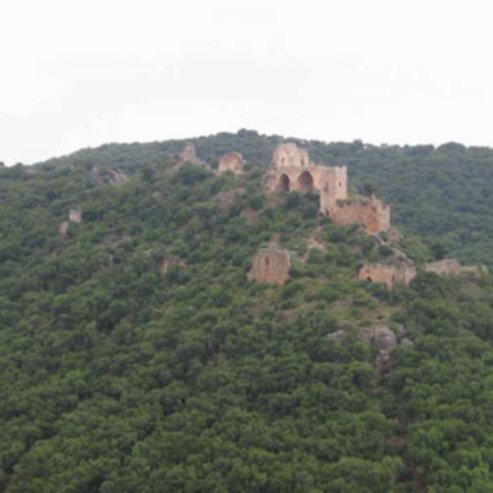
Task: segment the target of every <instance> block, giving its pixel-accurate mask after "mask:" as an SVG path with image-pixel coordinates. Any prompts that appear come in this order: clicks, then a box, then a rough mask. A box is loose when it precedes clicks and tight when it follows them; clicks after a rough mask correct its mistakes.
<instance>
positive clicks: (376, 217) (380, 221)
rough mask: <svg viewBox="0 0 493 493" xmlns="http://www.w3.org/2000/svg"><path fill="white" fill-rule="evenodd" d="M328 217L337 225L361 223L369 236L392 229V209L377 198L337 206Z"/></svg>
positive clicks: (329, 212)
mask: <svg viewBox="0 0 493 493" xmlns="http://www.w3.org/2000/svg"><path fill="white" fill-rule="evenodd" d="M328 215H329V216H330V218H331V219H332V220H333V221H334V222H335V223H336V224H341V225H349V224H355V223H360V224H362V225H363V226H364V227H365V229H366V232H367V233H369V234H376V233H379V232H380V231H387V230H388V229H389V228H390V207H389V206H388V205H386V204H384V203H383V202H382V201H380V200H378V199H377V198H376V197H375V196H372V197H371V198H370V199H369V200H357V201H355V202H352V203H350V204H344V203H338V204H335V205H333V206H332V208H331V209H329V210H328Z"/></svg>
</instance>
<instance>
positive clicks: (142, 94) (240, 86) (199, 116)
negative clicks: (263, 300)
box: [0, 0, 493, 164]
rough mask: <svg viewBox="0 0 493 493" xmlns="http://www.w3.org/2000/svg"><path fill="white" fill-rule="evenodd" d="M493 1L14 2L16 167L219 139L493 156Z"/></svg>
mask: <svg viewBox="0 0 493 493" xmlns="http://www.w3.org/2000/svg"><path fill="white" fill-rule="evenodd" d="M492 48H493V2H491V0H460V1H455V0H447V1H445V0H325V1H323V0H320V1H317V0H304V1H296V2H295V1H292V0H263V1H260V0H248V1H247V0H239V1H235V0H229V1H227V0H201V1H200V0H160V1H158V0H132V1H127V0H118V1H117V0H42V1H41V0H0V68H1V72H0V161H4V162H5V163H6V164H14V163H16V162H19V161H21V162H24V163H31V162H35V161H39V160H44V159H47V158H49V157H52V156H55V155H60V154H65V153H69V152H72V151H75V150H77V149H78V148H81V147H87V146H96V145H99V144H102V143H105V142H135V141H150V140H165V139H169V138H185V137H192V136H197V135H207V134H212V133H216V132H219V131H233V132H234V131H237V130H238V129H239V128H249V129H256V130H258V131H259V132H261V133H269V134H270V133H276V134H281V135H286V136H297V137H303V138H313V139H320V140H326V141H333V140H345V141H352V140H354V139H363V140H364V141H365V142H370V143H375V144H379V143H383V142H385V143H400V144H404V143H410V144H414V143H435V144H439V143H442V142H448V141H452V140H453V141H458V142H463V143H466V144H471V145H472V144H474V145H493V134H492V133H491V115H493V55H492Z"/></svg>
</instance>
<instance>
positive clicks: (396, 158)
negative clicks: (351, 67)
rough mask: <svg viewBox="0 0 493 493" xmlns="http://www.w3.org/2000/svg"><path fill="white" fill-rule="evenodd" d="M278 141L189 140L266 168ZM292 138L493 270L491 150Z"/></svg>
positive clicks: (103, 156)
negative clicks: (236, 153)
mask: <svg viewBox="0 0 493 493" xmlns="http://www.w3.org/2000/svg"><path fill="white" fill-rule="evenodd" d="M281 140H282V139H281V137H278V136H262V135H259V134H258V133H257V132H255V131H250V130H240V131H239V132H238V133H236V134H230V133H220V134H217V135H214V136H210V137H200V138H197V139H190V141H191V142H194V143H195V145H196V147H197V153H198V155H199V157H201V158H203V159H205V160H206V161H208V162H212V163H214V162H216V163H217V160H218V159H219V158H220V157H221V156H222V155H223V154H224V153H226V152H229V151H231V150H237V151H239V152H241V153H242V154H243V156H245V158H246V159H247V160H249V161H251V162H252V163H254V164H256V165H258V166H261V167H264V166H265V165H266V164H267V163H269V162H270V159H271V156H272V151H273V149H274V147H275V145H276V144H278V143H279V142H280V141H281ZM291 140H293V141H296V142H298V143H300V144H302V145H303V146H304V147H306V148H307V149H308V150H309V151H310V154H311V156H312V157H313V158H314V160H315V161H320V162H323V163H325V164H328V165H344V166H347V167H348V174H349V182H350V183H352V184H353V186H354V187H355V188H357V189H359V190H362V189H363V188H364V187H365V186H368V185H370V186H372V187H373V188H376V190H377V191H378V195H379V196H381V197H382V198H383V199H384V200H385V201H386V202H387V203H389V204H390V205H391V207H392V214H393V222H394V224H396V225H397V226H398V227H399V228H400V229H401V230H403V231H406V232H408V233H412V234H416V235H419V236H420V237H421V238H422V239H423V240H424V241H425V242H426V243H427V244H428V245H429V246H435V248H438V249H439V250H442V251H446V252H447V255H449V256H454V257H458V258H459V260H461V261H462V262H463V263H467V264H486V265H487V266H488V267H489V268H493V261H492V256H491V253H490V252H491V251H492V250H493V216H492V215H491V214H490V211H491V210H492V209H493V194H492V193H491V192H490V188H491V183H492V182H493V149H490V148H486V147H465V146H463V145H460V144H455V143H449V144H444V145H442V146H440V147H436V148H434V147H433V146H423V145H421V146H404V147H400V146H373V145H368V144H363V143H362V142H360V141H355V142H353V143H339V142H336V143H324V142H318V141H306V140H299V139H291ZM183 146H184V141H176V140H175V141H165V142H155V143H149V144H137V143H134V144H127V145H124V144H110V145H105V146H102V147H101V148H97V149H88V150H82V151H79V152H77V153H74V154H73V155H71V156H68V157H66V158H62V159H58V160H52V161H50V162H48V163H47V164H48V165H53V164H56V165H57V166H60V165H62V166H63V165H67V164H70V163H74V162H75V163H77V162H78V163H81V162H82V163H86V164H87V163H92V164H94V165H105V166H114V167H117V168H119V169H122V170H123V171H126V172H129V173H132V172H135V171H137V170H138V169H139V168H140V167H141V166H143V165H155V166H159V165H160V164H161V163H162V162H163V161H165V160H166V159H167V157H168V156H169V155H170V154H173V153H174V154H178V153H179V152H180V151H181V150H182V149H183Z"/></svg>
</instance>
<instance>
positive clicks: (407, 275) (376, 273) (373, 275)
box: [358, 261, 416, 288]
mask: <svg viewBox="0 0 493 493" xmlns="http://www.w3.org/2000/svg"><path fill="white" fill-rule="evenodd" d="M415 277H416V268H415V267H414V265H413V264H412V263H411V262H409V261H401V262H398V263H395V264H389V265H387V264H365V265H363V267H361V269H360V270H359V272H358V279H359V280H360V281H370V282H382V283H384V284H385V285H386V286H387V287H388V288H393V287H394V285H395V284H396V283H398V282H401V283H403V284H405V285H406V286H408V285H409V284H410V283H411V281H412V280H413V279H414V278H415Z"/></svg>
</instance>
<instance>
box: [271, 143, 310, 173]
mask: <svg viewBox="0 0 493 493" xmlns="http://www.w3.org/2000/svg"><path fill="white" fill-rule="evenodd" d="M309 164H310V156H309V155H308V151H306V150H305V149H299V148H298V146H297V145H296V144H295V143H293V142H288V143H285V144H279V145H278V146H277V147H276V149H275V150H274V155H273V157H272V167H273V168H285V167H295V168H303V167H305V166H308V165H309Z"/></svg>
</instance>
